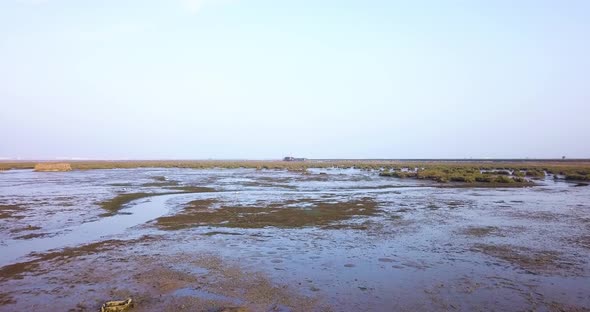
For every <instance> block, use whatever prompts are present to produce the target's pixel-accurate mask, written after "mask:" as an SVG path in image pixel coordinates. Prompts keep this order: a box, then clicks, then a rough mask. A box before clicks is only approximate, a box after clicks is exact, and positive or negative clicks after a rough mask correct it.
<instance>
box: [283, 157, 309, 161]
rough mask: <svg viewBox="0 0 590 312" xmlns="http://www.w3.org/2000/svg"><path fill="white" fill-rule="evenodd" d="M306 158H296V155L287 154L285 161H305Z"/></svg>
mask: <svg viewBox="0 0 590 312" xmlns="http://www.w3.org/2000/svg"><path fill="white" fill-rule="evenodd" d="M305 160H306V159H305V158H295V157H291V156H287V157H285V158H283V161H305Z"/></svg>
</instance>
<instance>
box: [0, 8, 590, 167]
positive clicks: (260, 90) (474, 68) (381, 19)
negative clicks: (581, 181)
mask: <svg viewBox="0 0 590 312" xmlns="http://www.w3.org/2000/svg"><path fill="white" fill-rule="evenodd" d="M589 38H590V1H586V0H580V1H575V0H563V1H558V0H553V1H548V0H519V1H514V0H494V1H489V0H486V1H483V0H482V1H478V0H470V1H453V0H447V1H441V0H430V1H428V0H417V1H395V0H383V1H377V0H367V1H359V0H354V1H353V0H322V1H318V0H101V1H90V0H0V134H1V137H0V158H21V159H58V158H61V159H69V158H81V159H209V158H214V159H275V158H282V157H283V156H287V155H293V156H296V157H307V158H393V159H400V158H527V157H528V158H561V157H562V156H566V157H568V158H590V144H589V143H588V142H590V57H589V56H590V39H589Z"/></svg>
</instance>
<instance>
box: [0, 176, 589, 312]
mask: <svg viewBox="0 0 590 312" xmlns="http://www.w3.org/2000/svg"><path fill="white" fill-rule="evenodd" d="M309 172H310V174H301V173H297V172H288V171H278V170H261V171H256V170H249V169H235V170H229V169H213V170H190V169H125V170H95V171H74V172H69V173H35V172H32V171H10V172H6V173H2V174H0V206H2V205H4V206H8V205H12V206H13V207H12V208H11V209H12V210H10V212H9V213H7V214H3V216H4V217H3V218H0V239H1V242H0V266H2V265H6V264H11V263H18V262H25V261H30V260H34V259H37V258H38V256H39V255H40V254H42V253H43V252H46V251H49V250H52V251H55V250H60V249H61V248H64V247H75V246H78V245H84V244H88V243H92V242H100V241H103V240H108V239H123V240H131V239H135V238H138V237H142V236H144V235H152V236H154V235H157V236H158V237H160V238H159V240H156V241H153V242H150V243H149V244H147V245H145V247H142V246H144V245H134V246H136V248H137V249H136V250H135V251H134V252H133V253H132V252H131V251H129V252H127V251H124V250H123V251H118V252H120V253H121V254H119V255H118V257H123V258H125V255H126V254H128V255H129V256H130V257H129V258H131V255H132V254H134V253H145V254H147V255H157V256H158V257H164V259H166V258H165V257H166V256H168V255H170V263H172V264H171V265H170V267H171V268H175V269H177V270H181V271H182V270H186V268H187V264H186V263H183V262H182V261H176V260H175V258H173V257H172V255H174V254H178V253H183V254H184V253H188V254H191V253H194V254H214V255H217V256H219V257H220V258H221V259H223V261H226V262H228V263H237V264H238V265H239V266H240V267H241V268H243V269H244V270H246V271H251V272H262V273H263V274H265V275H266V276H269V277H270V279H271V280H272V281H273V282H274V283H277V284H286V285H290V286H291V287H294V288H295V289H296V291H297V292H298V293H300V294H303V295H306V296H313V297H318V298H321V301H322V302H325V303H326V304H327V305H329V306H331V307H332V308H333V309H334V310H337V311H358V310H372V311H383V310H392V309H393V310H395V309H401V310H404V309H424V310H462V311H471V310H525V309H539V310H552V309H558V308H564V309H571V308H582V309H590V275H589V272H590V264H589V263H588V259H590V200H589V199H590V187H574V184H569V183H566V182H564V181H553V180H552V179H547V180H545V181H539V182H538V184H539V185H538V186H535V187H529V188H505V189H491V188H439V187H437V184H436V183H431V182H424V181H417V180H411V179H405V180H400V179H395V178H386V177H379V176H378V175H377V174H376V173H374V172H367V171H359V170H354V169H349V170H339V169H322V170H319V169H318V170H310V171H309ZM320 173H326V174H320ZM160 176H164V177H166V179H167V180H168V181H177V182H178V183H180V184H181V185H192V186H203V187H211V188H213V189H214V190H215V192H207V193H198V194H179V195H164V196H155V197H150V198H145V199H140V200H137V201H134V202H131V203H129V204H128V205H126V206H125V207H124V208H123V209H122V210H121V211H120V213H119V214H117V215H115V216H111V217H101V214H102V213H103V212H104V211H103V210H102V209H101V208H100V206H99V203H100V202H101V201H103V200H107V199H109V198H112V197H114V196H116V195H117V194H121V193H133V192H164V191H167V190H166V188H165V187H158V186H145V185H148V184H149V183H150V182H152V183H153V182H154V178H155V177H160ZM199 199H201V200H207V201H208V203H210V206H208V207H204V208H202V209H208V210H207V211H211V212H213V213H214V212H215V211H219V210H216V209H222V208H224V207H237V208H240V207H243V208H244V209H246V208H252V207H257V208H264V207H274V208H273V209H275V208H276V209H303V210H305V211H310V213H311V212H313V207H315V206H317V205H319V204H322V203H324V204H325V203H329V204H335V205H341V206H342V207H348V206H347V205H349V203H353V202H355V201H358V200H370V201H371V202H374V203H376V205H377V209H378V211H377V213H375V214H366V215H358V216H353V217H350V218H349V217H347V218H341V219H338V218H335V219H334V220H331V221H330V222H329V224H328V225H325V224H322V225H309V226H303V227H294V228H293V227H284V226H282V225H284V224H282V223H281V222H280V221H278V223H276V222H277V221H273V222H275V223H272V224H269V226H267V227H262V228H245V227H241V226H239V223H223V222H221V223H215V224H213V223H211V224H202V225H200V226H197V224H195V225H194V226H183V227H182V228H179V229H175V230H169V229H167V228H162V226H161V225H160V224H159V222H158V218H159V217H162V216H175V215H182V214H187V215H190V214H191V213H195V212H194V211H192V210H185V207H186V206H187V204H188V203H189V202H191V201H194V200H199ZM14 207H18V208H14ZM349 208H350V207H348V208H346V209H349ZM200 209H201V208H200ZM343 209H344V208H343ZM261 211H264V213H273V211H274V210H272V209H271V210H268V211H267V210H261ZM230 224H231V226H229V225H230ZM189 225H190V224H189ZM271 225H272V226H271ZM31 252H36V253H34V254H30V253H31ZM164 255H166V256H164ZM98 256H99V257H98V259H95V260H93V261H99V262H100V261H109V259H110V258H109V256H107V255H106V254H105V255H103V256H101V253H100V252H99V253H98ZM100 259H102V260H100ZM129 261H130V260H129ZM74 263H76V262H74ZM82 263H83V260H80V265H82ZM52 265H53V264H52V263H51V262H47V263H45V268H46V269H47V268H49V269H51V267H52ZM126 266H127V267H126V268H125V272H128V273H127V274H131V272H133V270H134V269H133V268H134V267H137V268H139V267H141V266H142V264H141V263H135V262H133V261H131V262H126ZM82 267H83V265H82ZM70 270H71V269H70ZM195 272H196V271H195ZM44 274H45V275H47V276H49V274H50V273H43V274H39V275H37V277H35V278H33V277H28V278H24V279H23V280H19V282H18V283H17V282H16V281H15V280H11V279H10V278H9V279H8V280H6V281H4V282H0V286H2V292H6V293H8V294H9V295H10V296H11V297H12V298H14V300H15V301H16V302H18V303H19V304H25V303H26V304H29V303H35V302H38V300H41V299H35V296H33V294H34V293H35V292H32V293H31V292H26V291H24V289H31V288H32V289H35V288H36V287H37V288H39V289H41V288H42V287H43V285H42V284H43V283H46V282H47V281H45V282H43V281H44V280H45V279H44V276H45V275H44ZM51 274H58V273H56V272H53V273H51ZM193 274H205V275H206V274H208V273H201V272H199V273H194V272H193ZM21 278H22V276H21ZM48 278H49V277H48ZM52 278H55V277H52ZM39 279H41V280H39ZM47 283H48V282H47ZM49 284H51V283H49ZM195 286H196V285H193V284H191V285H189V286H187V285H182V287H181V286H179V287H178V288H177V289H175V290H174V291H173V292H172V293H171V294H170V296H173V297H187V296H188V297H195V298H197V299H198V298H201V299H202V300H217V301H224V300H225V301H227V302H228V304H235V303H236V301H235V300H238V301H237V302H238V303H239V304H242V303H244V302H245V303H246V304H247V303H248V301H247V300H244V298H235V297H234V296H232V295H228V294H223V293H218V292H217V291H215V289H213V290H212V291H208V290H203V289H200V288H197V287H195ZM46 287H49V286H46ZM43 289H45V288H43ZM39 291H41V290H39ZM44 291H45V290H44ZM54 291H55V296H56V297H52V296H51V295H46V296H49V297H44V299H43V300H47V299H48V298H50V299H51V300H62V301H64V302H66V303H73V304H74V305H75V303H76V302H75V300H79V298H75V297H73V296H72V297H68V296H67V295H65V294H63V293H60V291H59V290H55V289H54ZM37 295H39V293H38V294H37ZM78 295H79V294H78ZM57 296H62V297H60V298H61V299H58V298H57ZM0 299H1V297H0ZM171 300H172V299H171ZM232 300H233V302H232ZM14 304H16V303H14ZM11 307H13V306H12V304H7V305H4V306H3V305H0V310H6V311H9V310H10V308H11ZM148 310H149V309H148Z"/></svg>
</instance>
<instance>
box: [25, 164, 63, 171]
mask: <svg viewBox="0 0 590 312" xmlns="http://www.w3.org/2000/svg"><path fill="white" fill-rule="evenodd" d="M34 170H35V171H38V172H63V171H72V166H71V165H70V164H67V163H38V164H36V165H35V167H34Z"/></svg>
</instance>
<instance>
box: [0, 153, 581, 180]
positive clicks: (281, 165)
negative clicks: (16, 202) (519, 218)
mask: <svg viewBox="0 0 590 312" xmlns="http://www.w3.org/2000/svg"><path fill="white" fill-rule="evenodd" d="M132 168H187V169H211V168H227V169H237V168H251V169H258V170H265V169H266V170H292V171H306V170H307V169H310V168H356V169H360V170H370V171H375V172H377V173H379V175H381V176H383V177H393V178H402V179H403V178H415V179H423V180H431V181H437V182H441V183H447V182H462V183H467V184H469V183H478V184H483V183H488V184H514V183H516V184H530V182H531V181H532V180H534V179H539V178H545V176H546V175H551V176H553V177H554V178H556V179H566V180H572V181H590V160H565V161H564V160H469V161H467V160H313V159H305V161H284V160H270V161H269V160H141V161H133V160H129V161H70V162H59V163H55V162H19V161H12V162H9V161H0V170H15V169H35V170H36V171H70V170H96V169H132Z"/></svg>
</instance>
